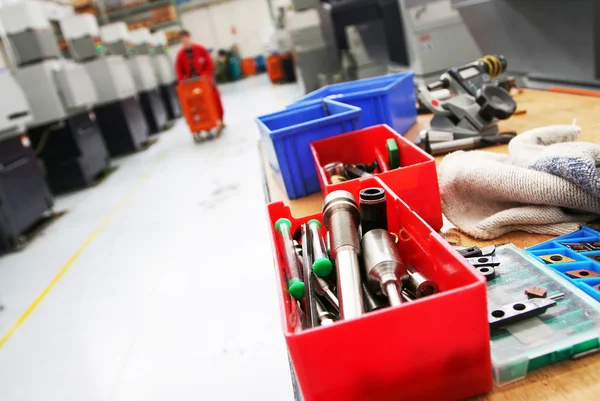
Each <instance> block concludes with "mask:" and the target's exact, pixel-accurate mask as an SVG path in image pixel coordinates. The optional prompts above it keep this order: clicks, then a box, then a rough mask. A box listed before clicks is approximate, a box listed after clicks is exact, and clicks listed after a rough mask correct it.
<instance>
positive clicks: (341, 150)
mask: <svg viewBox="0 0 600 401" xmlns="http://www.w3.org/2000/svg"><path fill="white" fill-rule="evenodd" d="M389 138H394V139H395V140H396V143H397V144H398V150H399V151H400V168H397V169H394V170H390V169H389V168H388V155H387V150H386V147H385V143H386V140H388V139H389ZM310 148H311V151H312V154H313V159H314V160H315V166H316V169H317V174H318V176H319V182H320V184H321V191H323V196H326V195H327V194H329V193H331V192H333V191H336V190H338V189H345V190H346V191H350V192H356V189H357V188H359V186H360V185H361V184H360V181H361V180H364V178H360V179H354V180H349V181H345V182H342V183H339V184H331V181H330V179H329V175H328V174H327V172H326V171H325V169H323V167H322V166H325V165H327V164H329V163H333V162H342V163H351V164H357V163H367V164H369V163H371V162H373V160H375V159H377V161H378V162H379V165H380V167H381V168H382V170H383V172H382V173H380V174H376V176H377V177H378V178H379V179H381V181H382V182H384V183H385V184H386V185H387V186H388V187H389V188H390V189H391V190H392V192H393V193H395V194H397V195H398V197H399V198H400V199H402V200H403V201H404V202H405V203H406V204H407V205H408V206H409V207H410V208H412V210H414V211H415V212H416V213H417V214H418V215H419V216H421V217H422V218H423V220H425V221H426V222H427V223H428V224H429V225H430V226H431V227H432V228H433V229H434V230H436V231H437V230H440V229H441V228H442V225H443V220H442V204H441V201H440V188H439V184H438V177H437V169H436V164H435V159H434V158H433V157H431V155H429V154H427V153H426V152H424V151H423V150H421V149H420V148H418V147H417V146H415V145H414V144H413V143H412V142H410V141H408V140H406V139H404V137H403V136H402V135H400V134H398V133H397V132H396V131H394V130H393V129H392V128H390V127H389V126H387V125H376V126H373V127H369V128H365V129H362V130H360V131H355V132H351V133H348V134H343V135H337V136H334V137H331V138H327V139H322V140H320V141H315V142H313V143H312V144H311V145H310ZM357 200H358V198H357Z"/></svg>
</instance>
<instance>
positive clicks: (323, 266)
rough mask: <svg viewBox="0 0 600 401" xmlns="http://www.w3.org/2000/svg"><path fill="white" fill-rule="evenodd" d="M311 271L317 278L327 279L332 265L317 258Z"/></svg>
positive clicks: (328, 261)
mask: <svg viewBox="0 0 600 401" xmlns="http://www.w3.org/2000/svg"><path fill="white" fill-rule="evenodd" d="M312 269H313V272H314V273H315V274H316V275H317V276H319V277H327V276H329V274H330V273H331V271H332V270H333V264H332V263H331V260H329V259H327V258H319V259H317V260H315V261H314V263H313V265H312Z"/></svg>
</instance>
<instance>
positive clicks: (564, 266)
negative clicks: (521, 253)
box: [526, 227, 600, 302]
mask: <svg viewBox="0 0 600 401" xmlns="http://www.w3.org/2000/svg"><path fill="white" fill-rule="evenodd" d="M590 242H599V243H600V232H598V231H595V230H592V229H591V228H589V227H582V228H581V230H579V231H576V232H574V233H571V234H567V235H563V236H561V237H556V238H554V239H552V240H550V241H546V242H542V243H541V244H538V245H535V246H532V247H531V248H527V249H526V251H527V252H528V253H529V254H531V255H532V256H534V257H536V258H537V259H538V260H540V261H542V262H543V263H545V264H546V266H548V267H549V268H551V269H552V270H554V271H556V272H558V273H559V274H560V275H562V276H563V277H565V278H566V279H567V280H569V281H570V282H571V283H573V284H575V285H576V286H577V287H579V288H580V289H581V290H583V291H584V292H585V293H586V294H588V295H590V296H591V297H592V298H594V299H595V300H596V301H598V302H600V291H598V290H597V289H595V288H594V286H595V285H598V284H600V277H595V278H578V279H573V278H570V277H568V276H567V275H566V274H565V273H566V272H568V271H571V270H580V269H584V270H590V271H592V272H595V273H598V274H600V249H599V250H592V249H589V248H588V249H586V250H581V251H575V250H573V249H571V248H569V246H567V245H565V244H569V245H577V244H583V243H590ZM599 245H600V244H599ZM598 248H600V247H598ZM554 254H557V255H562V256H565V257H567V258H570V259H573V261H572V262H563V263H555V264H548V263H547V262H545V261H544V259H543V258H542V257H543V256H549V255H554ZM594 256H597V257H598V260H594V259H593V257H594Z"/></svg>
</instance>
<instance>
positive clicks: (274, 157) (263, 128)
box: [256, 99, 361, 199]
mask: <svg viewBox="0 0 600 401" xmlns="http://www.w3.org/2000/svg"><path fill="white" fill-rule="evenodd" d="M360 114H361V111H360V109H359V108H358V107H355V106H350V105H347V104H343V103H338V102H336V101H333V100H329V99H325V100H322V101H315V102H310V103H306V104H304V105H299V106H298V107H295V108H293V109H287V110H284V111H280V112H277V113H273V114H268V115H265V116H261V117H258V118H257V119H256V123H257V124H258V128H259V129H260V132H261V135H262V138H263V143H264V144H265V148H266V151H267V158H268V160H269V164H270V165H271V168H272V169H273V171H275V173H277V175H278V177H279V178H280V180H281V181H282V184H283V186H284V187H285V190H286V192H287V195H288V197H289V198H290V199H296V198H301V197H303V196H306V195H308V194H311V193H314V192H319V191H320V190H321V186H320V184H319V178H318V176H317V170H316V169H315V162H314V160H313V157H312V153H311V151H310V143H311V142H313V141H316V140H319V139H324V138H329V137H332V136H335V135H339V134H343V133H346V132H352V131H355V130H356V129H358V119H359V117H360Z"/></svg>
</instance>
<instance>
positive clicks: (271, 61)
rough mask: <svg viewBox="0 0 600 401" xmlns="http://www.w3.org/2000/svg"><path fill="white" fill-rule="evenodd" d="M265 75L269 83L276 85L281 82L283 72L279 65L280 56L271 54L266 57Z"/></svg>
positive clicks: (283, 75)
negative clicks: (267, 75)
mask: <svg viewBox="0 0 600 401" xmlns="http://www.w3.org/2000/svg"><path fill="white" fill-rule="evenodd" d="M267 73H268V74H269V79H270V80H271V82H273V83H276V82H280V81H283V80H284V78H285V73H284V71H283V65H282V64H281V56H279V55H278V54H273V55H271V56H269V57H267Z"/></svg>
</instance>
